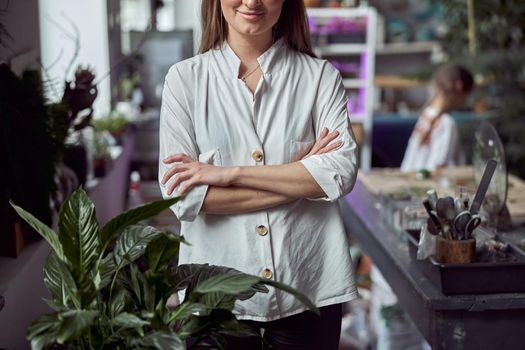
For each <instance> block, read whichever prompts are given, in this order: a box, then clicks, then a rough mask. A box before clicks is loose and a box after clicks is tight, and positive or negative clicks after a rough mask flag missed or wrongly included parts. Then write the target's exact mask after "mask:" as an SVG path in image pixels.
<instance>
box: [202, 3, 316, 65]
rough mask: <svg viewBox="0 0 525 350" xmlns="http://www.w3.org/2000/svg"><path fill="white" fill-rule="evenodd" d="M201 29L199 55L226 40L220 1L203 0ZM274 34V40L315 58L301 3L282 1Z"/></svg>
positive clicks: (226, 26) (304, 10)
mask: <svg viewBox="0 0 525 350" xmlns="http://www.w3.org/2000/svg"><path fill="white" fill-rule="evenodd" d="M201 28H202V39H201V45H200V48H199V53H204V52H206V51H208V50H211V49H214V48H216V47H218V46H219V45H222V43H223V42H224V41H225V40H226V34H227V31H228V24H227V23H226V20H225V19H224V17H223V15H222V10H221V2H220V0H202V3H201ZM273 30H274V38H275V40H277V39H280V38H284V40H285V42H286V43H287V44H288V47H290V48H291V49H294V50H297V51H299V52H303V53H305V54H307V55H309V56H312V57H315V54H314V52H313V50H312V44H311V42H310V32H309V29H308V21H307V18H306V8H305V6H304V2H303V0H284V1H283V8H282V11H281V16H280V17H279V20H278V21H277V24H276V25H275V27H274V29H273Z"/></svg>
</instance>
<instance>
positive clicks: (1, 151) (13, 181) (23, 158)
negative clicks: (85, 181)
mask: <svg viewBox="0 0 525 350" xmlns="http://www.w3.org/2000/svg"><path fill="white" fill-rule="evenodd" d="M0 82H1V83H0V157H1V158H2V161H3V166H2V172H3V175H4V176H5V177H4V179H5V180H4V181H1V182H0V194H1V197H2V203H0V205H1V206H3V207H8V203H7V199H12V200H14V201H16V203H18V204H20V205H22V206H24V208H27V209H28V210H30V211H31V212H32V213H33V214H34V215H35V216H36V217H37V218H38V219H39V220H40V221H43V222H44V223H46V224H50V223H51V211H50V208H49V197H50V195H51V194H52V193H53V192H54V190H55V182H54V176H55V168H54V157H55V153H56V149H55V147H54V144H53V141H52V138H51V137H50V135H49V134H48V132H47V130H48V124H49V122H50V116H49V111H48V109H47V107H46V106H45V103H44V102H45V101H44V97H43V95H42V81H41V79H40V74H39V73H38V72H36V71H25V72H24V73H23V74H22V76H21V77H18V76H17V75H15V74H14V73H13V71H12V70H11V69H10V68H9V66H7V65H6V64H1V65H0ZM28 140H30V142H28ZM35 174H38V176H35ZM14 215H15V214H14V213H13V212H11V213H10V216H11V217H10V221H15V218H14Z"/></svg>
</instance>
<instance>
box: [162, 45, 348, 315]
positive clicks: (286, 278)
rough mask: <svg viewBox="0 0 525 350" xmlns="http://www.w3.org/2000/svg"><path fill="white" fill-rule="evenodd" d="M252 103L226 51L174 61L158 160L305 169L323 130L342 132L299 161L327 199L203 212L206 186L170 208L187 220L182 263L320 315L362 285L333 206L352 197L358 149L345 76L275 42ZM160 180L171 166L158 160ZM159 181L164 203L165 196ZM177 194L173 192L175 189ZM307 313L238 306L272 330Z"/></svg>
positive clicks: (254, 302)
mask: <svg viewBox="0 0 525 350" xmlns="http://www.w3.org/2000/svg"><path fill="white" fill-rule="evenodd" d="M258 62H259V64H260V67H261V71H262V78H261V80H260V82H259V84H258V86H257V89H256V91H255V93H254V94H252V93H251V91H250V90H249V89H248V87H247V86H246V85H245V84H244V83H243V82H242V80H240V79H238V72H239V65H240V60H239V58H238V57H237V56H236V55H235V53H234V52H233V51H232V49H231V48H230V47H229V46H228V44H227V43H225V44H224V45H222V47H220V48H218V49H214V50H210V51H208V52H206V53H204V54H201V55H197V56H195V57H193V58H190V59H188V60H185V61H182V62H179V63H177V64H175V65H174V66H172V67H171V69H170V70H169V72H168V74H167V76H166V81H165V85H164V92H163V96H162V108H161V122H160V159H161V160H162V159H164V158H165V157H167V156H169V155H172V154H176V153H185V154H188V155H189V156H191V157H193V158H194V159H199V161H201V162H206V163H209V164H214V165H217V166H226V167H228V166H259V165H273V164H287V163H291V162H295V161H299V160H300V156H301V155H302V154H303V153H304V151H305V150H306V149H308V148H309V147H310V146H312V145H313V144H314V142H315V140H316V138H318V137H319V135H320V133H321V131H322V129H323V128H324V127H327V128H328V129H329V130H330V131H334V130H338V131H339V132H340V136H339V137H338V139H340V140H342V141H343V142H344V144H343V145H342V146H341V147H340V148H339V149H337V150H335V151H333V152H330V153H328V154H323V155H314V156H311V157H309V158H307V159H304V160H300V161H301V163H302V164H303V165H304V166H305V168H306V169H307V170H308V171H309V173H310V174H311V175H312V177H313V178H314V179H315V181H317V183H318V184H319V186H320V187H321V188H322V189H323V190H324V192H325V193H326V198H324V200H309V199H300V200H296V201H294V202H291V203H289V204H284V205H280V206H277V207H274V208H270V209H266V210H259V211H256V212H253V213H248V214H235V215H211V214H206V213H203V212H201V206H202V203H203V201H204V197H205V195H206V190H207V188H208V186H205V185H201V186H197V187H195V188H193V189H192V190H191V191H189V192H188V194H187V195H186V196H185V197H184V198H183V199H182V200H181V201H180V202H179V203H177V204H176V205H174V206H173V207H172V210H173V211H174V213H175V214H176V216H177V217H178V218H179V219H180V220H181V223H182V226H181V233H182V234H183V235H184V236H185V237H186V239H187V240H188V241H189V242H191V246H187V245H182V246H181V249H180V256H179V263H181V264H186V263H209V264H215V265H223V266H229V267H233V268H235V269H238V270H240V271H243V272H245V273H249V274H253V275H258V276H261V277H264V278H270V279H274V280H277V281H279V282H283V283H286V284H288V285H290V286H292V287H294V288H296V289H298V290H299V291H301V292H303V293H305V294H306V295H307V296H308V297H309V298H310V299H311V300H312V301H313V302H314V303H315V304H316V305H317V306H318V307H321V306H327V305H331V304H336V303H341V302H345V301H349V300H351V299H353V298H355V297H356V295H357V292H356V286H355V281H354V275H353V268H352V261H351V258H350V254H349V249H348V242H347V237H346V233H345V229H344V226H343V222H342V219H341V216H340V212H339V208H338V205H337V199H338V198H340V197H341V196H344V195H345V194H347V193H348V192H350V190H351V189H352V187H353V185H354V182H355V179H356V174H357V167H356V143H355V141H354V136H353V134H352V131H351V126H350V121H349V117H348V112H347V108H346V102H347V98H346V95H345V90H344V87H343V84H342V80H341V77H340V75H339V73H338V72H337V71H336V70H335V69H334V68H333V67H332V66H331V65H330V64H329V63H328V62H327V61H325V60H320V59H314V58H312V57H309V56H307V55H304V54H302V53H299V52H297V51H295V50H292V49H289V48H288V47H287V45H285V44H284V42H283V40H282V39H281V40H279V41H277V42H276V43H275V44H274V45H272V47H271V48H270V49H268V50H267V51H266V52H265V53H264V54H263V55H261V56H260V57H259V58H258ZM159 164H160V165H159V167H160V169H159V180H160V179H162V177H163V176H164V173H165V172H166V171H167V170H168V169H169V165H165V164H163V163H162V161H160V162H159ZM169 184H170V182H168V183H167V184H166V185H162V184H161V190H162V193H163V195H164V197H165V198H167V197H168V195H167V193H166V192H167V188H168V186H169ZM173 195H176V191H174V192H173ZM304 310H305V307H304V305H302V304H301V303H300V302H299V301H297V300H296V299H295V298H294V297H293V296H291V295H289V294H287V293H284V292H280V291H276V290H274V289H273V288H272V289H271V290H270V292H269V293H267V294H263V293H257V294H256V295H255V296H254V297H252V298H251V299H249V300H246V301H242V302H237V303H236V307H235V310H234V312H235V313H236V314H237V315H238V317H239V318H240V319H250V320H256V321H270V320H274V319H279V318H282V317H286V316H289V315H293V314H297V313H299V312H302V311H304Z"/></svg>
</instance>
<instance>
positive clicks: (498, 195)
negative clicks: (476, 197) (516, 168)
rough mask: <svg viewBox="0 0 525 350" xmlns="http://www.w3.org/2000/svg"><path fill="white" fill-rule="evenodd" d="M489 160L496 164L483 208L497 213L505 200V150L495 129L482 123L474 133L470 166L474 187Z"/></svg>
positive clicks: (486, 123) (488, 124)
mask: <svg viewBox="0 0 525 350" xmlns="http://www.w3.org/2000/svg"><path fill="white" fill-rule="evenodd" d="M490 159H494V160H495V161H496V162H498V166H497V167H496V171H495V172H494V176H493V177H492V181H491V183H490V186H489V189H488V191H487V194H486V196H485V203H484V208H485V209H486V210H488V211H489V212H492V213H499V212H500V211H501V209H502V208H503V206H504V205H505V202H506V200H507V187H508V183H507V181H508V180H507V164H506V162H505V150H504V149H503V144H502V142H501V139H500V138H499V136H498V132H497V131H496V129H495V128H494V127H493V126H492V125H491V124H490V123H488V122H482V123H481V124H480V125H479V127H478V128H477V130H476V132H475V133H474V145H473V155H472V164H473V167H474V179H475V181H476V186H477V185H478V184H479V182H480V181H481V177H482V175H483V172H484V170H485V166H486V164H487V162H488V161H489V160H490Z"/></svg>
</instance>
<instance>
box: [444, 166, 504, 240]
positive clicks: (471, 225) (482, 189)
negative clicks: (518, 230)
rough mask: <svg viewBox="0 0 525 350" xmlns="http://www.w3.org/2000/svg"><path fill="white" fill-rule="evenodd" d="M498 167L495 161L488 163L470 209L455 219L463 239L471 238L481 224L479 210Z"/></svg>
mask: <svg viewBox="0 0 525 350" xmlns="http://www.w3.org/2000/svg"><path fill="white" fill-rule="evenodd" d="M497 165H498V163H497V162H496V161H495V160H494V159H490V160H489V161H488V162H487V165H486V166H485V171H484V172H483V176H482V177H481V181H480V182H479V185H478V189H477V190H476V195H475V196H474V199H473V200H472V204H471V205H470V209H469V210H465V211H462V212H461V213H459V214H458V215H457V216H456V217H455V218H454V221H453V223H452V225H453V227H454V230H455V231H456V233H457V234H462V235H463V237H462V239H468V238H470V236H471V235H472V232H474V230H475V229H476V227H478V226H479V225H480V224H481V217H480V216H479V215H478V212H479V208H480V207H481V203H482V202H483V198H485V194H486V193H487V190H488V188H489V185H490V181H491V180H492V175H494V171H495V170H496V166H497Z"/></svg>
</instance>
